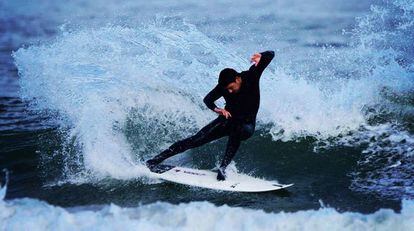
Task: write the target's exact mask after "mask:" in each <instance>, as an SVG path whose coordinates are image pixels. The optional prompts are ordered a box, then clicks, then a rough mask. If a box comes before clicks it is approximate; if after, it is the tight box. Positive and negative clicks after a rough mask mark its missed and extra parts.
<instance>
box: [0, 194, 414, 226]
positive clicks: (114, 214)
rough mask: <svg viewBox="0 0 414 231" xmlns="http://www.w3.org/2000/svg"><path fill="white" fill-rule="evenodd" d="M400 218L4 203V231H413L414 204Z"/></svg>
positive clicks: (0, 215) (202, 206)
mask: <svg viewBox="0 0 414 231" xmlns="http://www.w3.org/2000/svg"><path fill="white" fill-rule="evenodd" d="M402 203H403V204H402V210H401V213H396V212H394V211H392V210H389V209H381V210H379V211H377V212H375V213H373V214H361V213H356V212H345V213H340V212H338V211H336V210H335V209H333V208H320V209H318V210H307V211H299V212H291V213H290V212H279V213H266V212H264V211H261V210H251V209H244V208H237V207H229V206H226V205H224V206H215V205H213V204H211V203H209V202H191V203H188V204H179V205H172V204H169V203H163V202H157V203H153V204H148V205H142V206H138V207H132V208H122V207H119V206H117V205H115V204H110V205H104V206H102V207H101V208H99V207H98V208H95V209H93V210H92V209H90V208H87V207H76V208H69V209H65V208H61V207H58V206H53V205H50V204H48V203H46V202H43V201H39V200H35V199H29V198H25V199H15V200H11V201H3V200H0V228H1V229H2V230H27V229H30V230H73V229H76V230H119V229H122V230H154V229H155V230H177V229H178V230H195V229H196V230H410V229H411V228H412V227H413V225H414V202H413V201H403V202H402Z"/></svg>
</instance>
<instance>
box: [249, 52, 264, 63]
mask: <svg viewBox="0 0 414 231" xmlns="http://www.w3.org/2000/svg"><path fill="white" fill-rule="evenodd" d="M261 57H262V55H261V54H260V53H256V54H253V55H252V57H251V58H250V62H252V63H254V65H255V66H257V64H259V62H260V58H261Z"/></svg>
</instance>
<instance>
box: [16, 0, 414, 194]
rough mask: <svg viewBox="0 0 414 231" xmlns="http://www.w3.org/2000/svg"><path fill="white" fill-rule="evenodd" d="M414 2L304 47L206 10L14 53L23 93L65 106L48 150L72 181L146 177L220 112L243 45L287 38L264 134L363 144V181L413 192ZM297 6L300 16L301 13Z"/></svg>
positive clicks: (46, 106) (321, 145)
mask: <svg viewBox="0 0 414 231" xmlns="http://www.w3.org/2000/svg"><path fill="white" fill-rule="evenodd" d="M411 6H412V1H387V2H384V3H382V4H379V5H378V6H373V7H372V8H371V11H370V12H369V13H368V14H367V15H366V16H363V17H360V18H359V19H358V20H357V22H358V25H357V27H356V28H355V29H354V30H351V31H349V32H348V34H347V36H349V37H350V40H351V41H352V42H349V43H337V42H336V41H337V40H338V39H337V38H330V39H331V40H332V41H331V42H330V43H329V42H326V41H321V43H322V44H328V45H327V46H322V47H321V46H320V45H318V44H319V43H318V41H315V39H313V38H311V37H309V36H308V34H307V32H306V31H307V30H309V29H310V28H314V27H315V25H307V27H306V28H304V29H303V31H301V32H298V33H299V36H298V37H300V38H298V41H296V40H295V41H296V42H295V43H294V44H293V45H295V46H298V47H299V48H297V49H296V50H295V49H293V50H289V49H285V48H286V47H291V46H292V44H289V46H286V45H283V44H284V43H286V42H287V41H290V42H292V41H293V40H292V38H290V37H289V36H286V35H285V36H283V35H281V34H278V33H268V34H266V36H264V37H265V38H262V40H260V41H261V45H249V44H247V42H249V40H243V39H244V38H243V36H245V35H246V34H247V33H241V34H238V33H237V32H240V31H236V32H235V33H231V34H230V35H229V34H228V33H217V31H216V29H217V28H216V27H215V25H214V24H213V22H214V20H210V21H209V19H205V20H207V22H210V23H211V25H210V27H212V28H209V27H208V26H205V27H203V25H200V22H199V21H197V20H196V19H194V22H193V23H191V22H188V20H184V19H183V18H185V17H181V16H174V17H160V16H158V17H155V19H153V20H152V21H146V22H143V23H141V24H131V23H130V21H127V22H122V23H113V24H112V25H102V24H103V23H97V24H93V25H89V24H87V25H81V26H73V25H70V24H69V25H64V26H62V28H61V31H59V32H58V36H57V37H56V38H54V39H53V40H51V41H48V42H44V43H40V44H35V45H31V46H28V47H26V48H21V49H19V50H18V51H16V52H15V53H14V54H13V57H14V60H15V63H16V65H17V67H18V71H19V76H20V79H19V81H20V86H21V97H22V98H23V99H25V100H27V101H30V103H31V108H32V109H33V110H35V111H42V112H44V111H46V112H48V113H50V114H51V115H58V116H59V117H58V118H59V119H58V120H57V121H55V122H56V123H57V124H59V126H60V128H61V130H62V136H63V137H64V142H63V144H60V145H61V146H62V147H61V148H60V149H59V150H58V151H56V152H54V153H46V154H45V155H46V156H50V155H54V157H56V158H59V159H61V161H62V163H63V164H62V176H61V179H59V180H61V181H67V180H69V181H86V182H88V181H90V180H92V179H102V178H105V177H109V178H116V179H131V178H136V177H140V176H145V175H146V170H145V168H144V167H143V166H142V163H141V162H142V159H146V158H148V157H149V156H152V155H154V154H156V153H158V152H159V151H161V150H162V149H164V148H166V147H168V145H169V144H171V142H173V141H175V140H177V139H180V138H184V137H186V136H188V135H190V134H192V133H194V132H196V131H197V130H198V129H200V128H201V127H202V126H203V125H205V124H206V123H207V122H208V121H209V120H211V119H213V118H214V115H213V114H212V113H211V112H209V111H208V110H207V109H206V107H205V106H204V105H203V104H202V98H203V96H204V95H205V94H206V93H207V92H208V91H209V90H210V89H211V88H212V87H213V86H214V85H215V83H216V79H217V75H218V73H219V71H220V70H221V69H222V68H224V67H234V68H236V69H237V70H243V69H247V68H248V66H249V63H248V62H247V61H246V60H245V59H244V58H242V57H243V55H244V54H247V53H251V52H252V50H256V49H261V48H263V47H266V48H268V47H276V51H277V54H278V55H277V57H276V60H275V61H274V63H272V64H271V66H270V67H269V70H267V71H266V73H265V74H264V75H265V76H264V78H263V79H262V80H261V81H262V82H261V91H262V101H261V109H260V112H259V115H258V123H259V126H258V128H259V130H260V132H261V134H264V135H265V136H271V137H272V140H273V141H282V142H288V141H298V142H300V141H301V140H302V139H304V138H307V137H309V136H310V137H313V139H315V140H316V141H315V143H314V151H315V152H321V150H334V149H335V148H337V147H343V146H345V147H347V146H349V147H356V148H360V149H361V150H362V154H363V155H362V158H361V159H360V160H359V162H358V166H357V167H356V169H355V170H353V172H351V173H349V175H350V176H351V177H352V178H353V181H352V185H351V188H352V189H353V190H356V191H362V192H369V193H372V192H374V193H378V194H380V195H388V196H391V197H396V198H400V197H401V194H402V195H403V196H402V197H408V198H412V197H413V195H414V190H413V187H414V184H413V180H412V178H411V177H410V176H412V175H413V174H414V172H413V170H412V168H411V167H410V166H412V164H413V163H414V160H413V155H412V154H413V153H414V150H413V146H414V137H413V128H412V122H413V120H412V118H413V101H412V99H413V89H414V80H413V78H414V77H413V57H414V55H413V46H412V44H411V43H410V41H412V40H413V25H414V22H413V18H414V17H413V9H412V7H411ZM246 9H247V8H246ZM246 9H242V10H241V12H242V13H243V12H245V13H246V12H249V11H248V10H246ZM243 10H244V11H243ZM297 12H300V10H299V11H297ZM297 12H295V11H294V9H293V10H292V11H291V13H292V15H293V16H291V17H297V16H299V18H301V17H302V16H300V14H299V13H297ZM239 13H240V11H239ZM237 16H239V15H237V14H232V15H230V16H229V18H225V22H221V23H222V24H223V23H230V24H231V23H235V22H234V21H232V19H231V17H237ZM255 16H256V17H257V18H258V20H259V21H260V20H262V21H263V22H265V21H272V23H271V24H270V25H269V27H270V28H271V29H272V28H276V29H279V30H280V28H284V27H288V26H289V25H290V24H288V23H287V22H284V21H283V20H281V19H280V18H278V17H276V16H274V15H272V14H270V13H269V14H267V15H266V14H265V15H255ZM283 16H285V17H287V18H289V16H288V15H283ZM308 16H309V15H308ZM56 17H57V16H56ZM309 17H311V18H312V17H316V16H315V15H313V16H309ZM320 17H322V16H320ZM302 18H303V17H302ZM233 20H234V19H233ZM190 21H191V20H190ZM323 21H324V20H323V18H322V20H320V23H321V25H322V26H321V27H324V26H327V25H324V24H323V23H322V22H323ZM318 22H319V21H318ZM259 23H261V22H259ZM283 23H287V24H283ZM195 24H196V25H197V26H195ZM236 24H237V23H236ZM280 24H283V25H282V26H280ZM237 25H238V26H240V25H239V24H237ZM198 26H200V27H202V28H203V30H202V31H201V30H200V29H198ZM273 26H274V27H273ZM341 29H342V28H341ZM250 30H251V31H248V32H249V33H254V32H255V30H260V29H257V28H255V27H252V28H250ZM269 31H272V30H269ZM260 32H263V31H260ZM263 33H264V32H263ZM239 39H240V41H238V40H239ZM250 39H252V40H253V39H256V37H252V38H250ZM246 44H247V45H246ZM234 47H241V48H239V49H233V48H234ZM284 51H286V52H284ZM297 52H299V53H298V54H299V55H298V54H297ZM241 54H243V55H241ZM284 55H285V56H286V57H288V58H283V57H282V56H284ZM278 56H281V57H280V59H278V58H279V57H278ZM298 56H301V58H298ZM293 57H296V58H293ZM289 58H292V59H293V61H292V60H287V59H289ZM263 140H264V138H263ZM273 141H272V142H273ZM264 142H265V143H266V145H267V146H271V145H272V144H269V142H268V141H267V140H265V141H264ZM256 151H257V152H261V150H256ZM47 158H49V159H50V158H51V157H47ZM47 158H44V159H47ZM262 164H263V163H262ZM242 167H243V166H242ZM260 167H261V166H258V168H260ZM372 169H374V170H372Z"/></svg>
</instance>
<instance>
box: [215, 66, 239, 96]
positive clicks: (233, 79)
mask: <svg viewBox="0 0 414 231" xmlns="http://www.w3.org/2000/svg"><path fill="white" fill-rule="evenodd" d="M241 83H242V79H241V77H240V74H239V73H238V72H237V71H236V70H234V69H232V68H225V69H223V70H222V71H221V72H220V75H219V80H218V85H219V86H220V87H222V88H223V89H226V90H227V91H228V92H229V93H236V92H238V91H239V90H240V87H241Z"/></svg>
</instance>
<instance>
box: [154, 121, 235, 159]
mask: <svg viewBox="0 0 414 231" xmlns="http://www.w3.org/2000/svg"><path fill="white" fill-rule="evenodd" d="M227 134H228V133H227V132H226V119H225V118H223V117H221V116H220V117H218V118H217V119H215V120H213V121H212V122H210V123H209V124H208V125H206V126H205V127H204V128H202V129H201V130H200V131H199V132H197V133H196V134H195V135H194V136H191V137H189V138H186V139H184V140H180V141H178V142H176V143H174V144H173V145H171V146H170V147H169V148H168V149H166V150H164V151H163V152H161V153H160V154H159V155H157V156H155V157H153V158H152V159H150V160H148V161H147V166H149V167H152V166H155V165H157V164H159V163H161V162H162V161H164V160H165V159H167V158H170V157H172V156H174V155H176V154H179V153H181V152H184V151H186V150H188V149H190V148H195V147H198V146H201V145H203V144H206V143H208V142H211V141H213V140H216V139H219V138H221V137H223V136H225V135H227Z"/></svg>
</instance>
